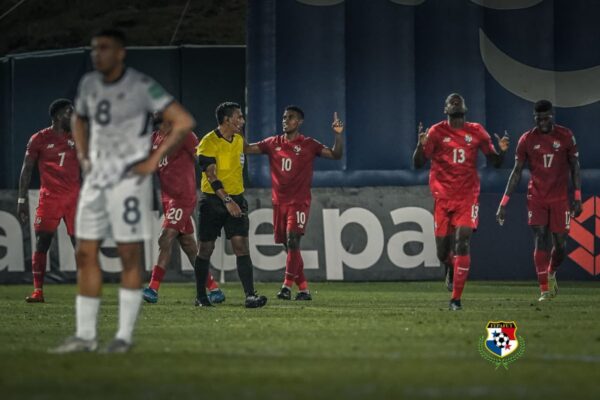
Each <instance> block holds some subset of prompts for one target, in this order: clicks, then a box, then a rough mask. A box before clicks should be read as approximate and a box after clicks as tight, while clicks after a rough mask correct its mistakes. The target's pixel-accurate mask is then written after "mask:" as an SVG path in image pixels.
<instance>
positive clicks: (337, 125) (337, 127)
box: [331, 111, 344, 135]
mask: <svg viewBox="0 0 600 400" xmlns="http://www.w3.org/2000/svg"><path fill="white" fill-rule="evenodd" d="M331 128H332V129H333V131H334V132H335V133H336V135H339V134H341V133H342V132H344V123H343V122H342V120H341V119H339V118H338V113H337V111H336V112H334V113H333V123H332V124H331Z"/></svg>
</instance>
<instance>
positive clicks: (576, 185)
mask: <svg viewBox="0 0 600 400" xmlns="http://www.w3.org/2000/svg"><path fill="white" fill-rule="evenodd" d="M569 166H570V168H571V180H572V181H573V189H574V191H575V195H574V196H573V198H574V200H573V205H572V207H571V213H572V215H573V217H575V218H577V217H579V216H580V215H581V211H582V208H581V170H580V167H579V157H578V156H577V155H574V156H570V157H569Z"/></svg>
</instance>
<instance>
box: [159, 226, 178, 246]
mask: <svg viewBox="0 0 600 400" xmlns="http://www.w3.org/2000/svg"><path fill="white" fill-rule="evenodd" d="M176 237H177V231H173V230H172V229H169V230H163V231H162V233H161V234H160V237H159V238H158V247H159V248H160V249H161V250H165V249H170V248H171V246H172V245H173V240H175V238H176Z"/></svg>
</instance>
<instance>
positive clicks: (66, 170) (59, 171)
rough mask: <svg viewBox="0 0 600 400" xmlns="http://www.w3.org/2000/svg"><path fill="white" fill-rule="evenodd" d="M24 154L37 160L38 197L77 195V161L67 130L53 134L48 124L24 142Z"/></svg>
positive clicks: (78, 174)
mask: <svg viewBox="0 0 600 400" xmlns="http://www.w3.org/2000/svg"><path fill="white" fill-rule="evenodd" d="M25 157H29V158H31V159H33V160H35V161H37V163H38V169H39V171H40V180H41V187H40V196H41V195H43V194H46V195H57V196H65V195H67V196H77V195H78V193H79V186H80V182H79V178H80V172H79V161H78V160H77V150H75V141H74V140H73V135H71V133H70V132H68V133H67V132H65V133H61V134H57V133H56V132H54V130H53V129H52V127H49V128H46V129H42V130H41V131H39V132H37V133H35V134H34V135H33V136H31V139H29V143H27V150H26V151H25Z"/></svg>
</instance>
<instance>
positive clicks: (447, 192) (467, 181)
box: [424, 121, 496, 202]
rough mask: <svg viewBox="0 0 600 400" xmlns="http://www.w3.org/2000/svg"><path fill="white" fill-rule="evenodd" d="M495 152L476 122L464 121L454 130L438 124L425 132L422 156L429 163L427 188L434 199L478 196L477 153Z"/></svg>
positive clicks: (460, 198) (442, 123) (458, 198)
mask: <svg viewBox="0 0 600 400" xmlns="http://www.w3.org/2000/svg"><path fill="white" fill-rule="evenodd" d="M479 150H481V151H482V152H483V154H485V155H488V154H491V153H495V152H496V150H495V149H494V145H493V144H492V139H491V138H490V135H489V134H488V133H487V132H486V130H485V129H484V128H483V126H481V125H480V124H478V123H475V122H465V124H464V126H463V127H462V128H460V129H454V128H452V127H451V126H450V124H448V121H442V122H439V123H437V124H435V125H433V126H432V127H431V128H430V129H429V133H428V135H427V142H426V143H425V149H424V151H425V156H426V157H427V158H428V159H430V160H431V171H430V173H429V187H430V189H431V194H432V195H433V197H434V198H436V199H448V200H462V199H464V200H465V201H467V202H469V201H472V200H474V199H477V198H478V197H479V190H480V185H479V174H478V173H477V153H478V151H479Z"/></svg>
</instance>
